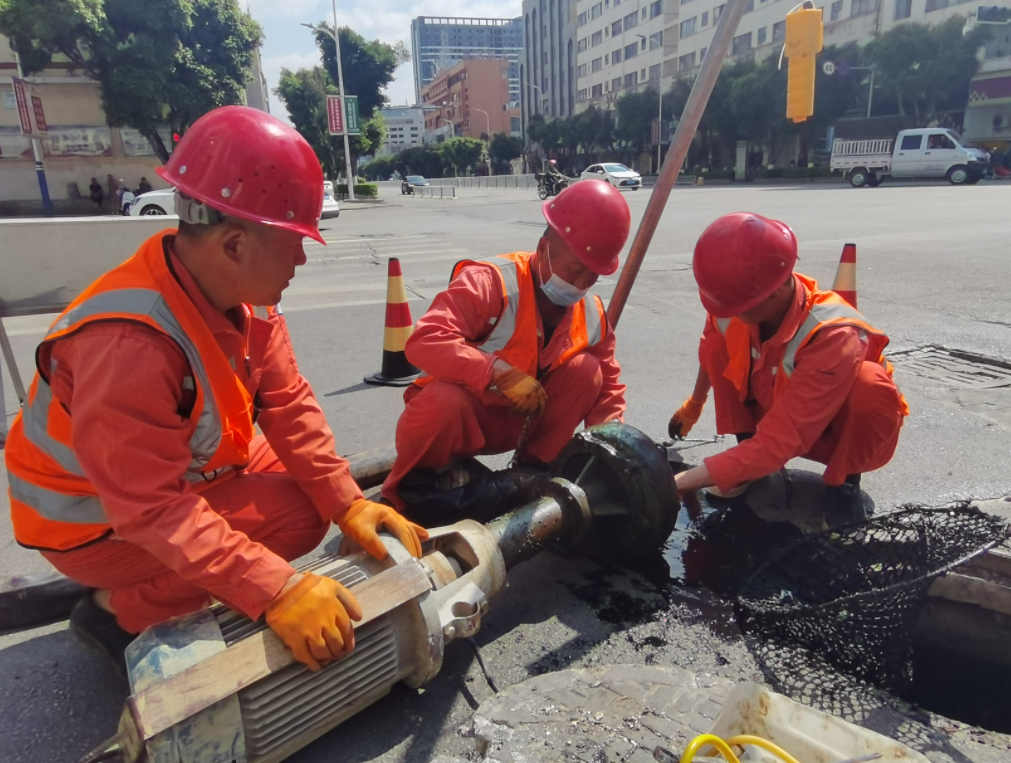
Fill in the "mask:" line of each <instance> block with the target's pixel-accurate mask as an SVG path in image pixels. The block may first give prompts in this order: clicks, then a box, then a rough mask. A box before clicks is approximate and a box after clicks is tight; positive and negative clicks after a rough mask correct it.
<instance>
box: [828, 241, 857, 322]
mask: <svg viewBox="0 0 1011 763" xmlns="http://www.w3.org/2000/svg"><path fill="white" fill-rule="evenodd" d="M832 291H834V292H835V293H836V294H838V295H839V296H840V297H842V298H843V299H845V300H846V301H847V302H849V303H850V304H851V305H853V307H856V306H857V245H856V244H845V245H844V246H843V250H842V257H840V258H839V269H838V270H837V271H836V272H835V281H834V282H833V284H832Z"/></svg>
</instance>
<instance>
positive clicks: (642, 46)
mask: <svg viewBox="0 0 1011 763" xmlns="http://www.w3.org/2000/svg"><path fill="white" fill-rule="evenodd" d="M639 50H646V38H645V37H643V38H642V39H641V40H639Z"/></svg>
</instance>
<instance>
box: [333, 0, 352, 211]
mask: <svg viewBox="0 0 1011 763" xmlns="http://www.w3.org/2000/svg"><path fill="white" fill-rule="evenodd" d="M333 44H334V46H335V47H336V49H337V87H339V88H340V90H341V112H342V113H343V115H344V171H345V172H346V173H347V176H348V199H349V200H350V201H354V200H355V176H354V175H353V174H352V172H351V140H350V139H349V138H348V101H347V98H346V96H347V91H345V90H344V64H343V63H341V41H340V34H339V33H338V31H337V0H333Z"/></svg>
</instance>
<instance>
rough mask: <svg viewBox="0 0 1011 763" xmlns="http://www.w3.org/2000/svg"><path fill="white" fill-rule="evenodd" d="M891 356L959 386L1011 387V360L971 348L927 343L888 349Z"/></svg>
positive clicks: (914, 369) (900, 364)
mask: <svg viewBox="0 0 1011 763" xmlns="http://www.w3.org/2000/svg"><path fill="white" fill-rule="evenodd" d="M888 359H889V360H890V361H891V362H892V363H893V364H894V365H895V366H896V367H897V368H901V369H903V370H904V371H909V372H912V373H914V374H917V375H919V376H925V377H927V378H928V379H936V380H937V381H940V382H945V383H947V384H950V385H951V386H953V387H957V388H960V389H979V390H984V389H999V388H1001V387H1011V363H1007V362H1005V361H1002V360H996V359H995V358H988V357H986V356H985V355H977V354H976V353H972V352H964V351H962V350H949V349H948V348H946V347H939V346H937V345H927V346H925V347H917V348H916V349H913V350H900V351H899V352H895V353H888Z"/></svg>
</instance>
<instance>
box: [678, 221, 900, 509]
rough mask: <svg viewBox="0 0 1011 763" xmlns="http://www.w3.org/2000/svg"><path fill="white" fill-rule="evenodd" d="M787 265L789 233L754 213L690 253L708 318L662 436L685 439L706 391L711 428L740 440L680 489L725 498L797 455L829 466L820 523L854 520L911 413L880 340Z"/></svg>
mask: <svg viewBox="0 0 1011 763" xmlns="http://www.w3.org/2000/svg"><path fill="white" fill-rule="evenodd" d="M796 262H797V238H796V236H794V233H793V231H792V230H790V228H788V227H787V226H786V225H785V224H783V223H781V222H778V221H776V220H770V219H767V218H765V217H762V216H760V215H755V214H748V213H737V214H732V215H726V216H724V217H721V218H719V219H718V220H716V221H715V222H714V223H712V224H711V225H710V226H709V227H708V228H706V230H705V231H704V232H703V233H702V236H701V237H700V238H699V240H698V243H697V244H696V245H695V256H694V259H693V261H692V269H693V270H694V273H695V280H696V281H697V282H698V286H699V294H700V296H701V298H702V304H703V306H704V307H705V308H706V310H707V311H708V313H709V314H708V316H707V318H706V324H705V328H704V330H703V335H702V342H701V346H700V348H699V362H700V368H699V375H698V379H697V381H696V385H695V390H694V392H693V393H692V396H691V397H690V398H689V399H688V400H686V401H685V403H684V404H683V405H682V406H681V408H680V409H678V411H677V412H676V413H675V414H674V416H673V418H672V419H671V422H670V430H669V431H670V434H671V436H672V437H684V436H686V435H687V434H688V432H689V431H690V430H691V428H692V426H693V425H694V424H695V423H696V422H697V421H698V419H699V416H700V415H701V413H702V407H703V405H704V404H705V401H706V399H707V397H708V393H709V390H710V388H712V390H713V398H714V402H715V406H716V431H717V432H718V433H719V434H734V435H737V440H738V444H737V445H736V447H733V448H730V449H729V450H727V451H724V452H723V453H720V454H718V455H715V456H710V457H709V458H707V459H705V462H704V464H703V465H702V466H697V467H695V468H693V469H689V470H688V471H685V472H682V473H681V474H679V475H677V478H676V481H677V486H678V489H679V490H680V491H681V492H682V493H684V492H691V491H695V490H698V489H700V488H705V487H710V486H716V488H717V491H718V492H719V493H722V494H724V495H728V496H729V495H733V494H736V493H740V492H743V489H745V488H746V487H747V486H748V484H749V483H750V482H751V481H753V480H756V479H759V478H762V477H765V476H767V475H769V474H772V473H774V472H776V471H778V470H780V469H782V468H783V467H784V466H785V465H786V463H787V462H788V461H789V460H790V459H791V458H796V457H803V458H808V459H811V460H813V461H818V462H820V463H823V464H825V465H826V468H825V473H824V481H825V485H826V498H827V501H826V520H827V521H828V522H829V523H830V524H831V523H835V524H839V523H846V522H850V521H861V520H863V519H866V511H865V507H864V502H863V497H862V495H861V493H860V475H861V474H863V473H864V472H868V471H872V470H874V469H880V468H881V467H882V466H884V465H885V464H887V463H888V462H889V461H890V460H891V458H892V456H893V455H894V453H895V448H896V446H897V444H898V440H899V430H900V429H901V427H902V423H903V420H904V418H905V417H906V416H907V415H908V413H909V409H908V407H907V406H906V401H905V399H904V398H903V397H902V394H901V393H900V392H899V390H898V388H897V387H896V385H895V381H894V379H893V378H892V367H891V364H890V363H889V362H888V361H887V360H886V359H885V357H884V355H883V354H882V353H883V351H884V349H885V346H886V345H887V344H888V337H887V336H886V335H885V334H884V333H883V332H881V331H880V330H878V329H877V328H875V327H874V326H872V325H871V324H870V323H869V322H868V321H867V319H866V318H864V316H863V315H861V314H860V313H859V312H857V310H856V309H855V308H853V307H852V306H850V305H849V304H848V303H847V302H846V301H845V300H843V299H842V298H841V297H840V296H839V295H837V294H836V293H835V292H832V291H824V290H822V289H819V288H818V284H817V282H815V280H814V279H812V278H808V277H807V276H803V275H800V274H799V273H795V272H794V270H793V268H794V265H795V263H796Z"/></svg>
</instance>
